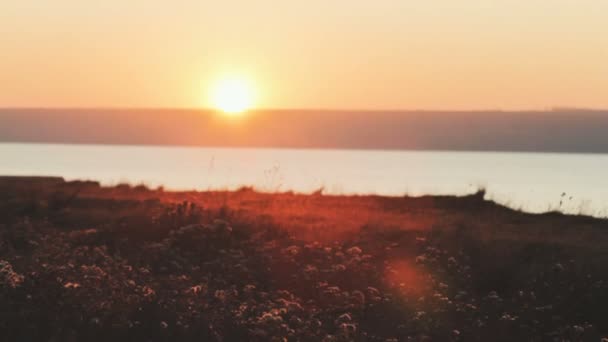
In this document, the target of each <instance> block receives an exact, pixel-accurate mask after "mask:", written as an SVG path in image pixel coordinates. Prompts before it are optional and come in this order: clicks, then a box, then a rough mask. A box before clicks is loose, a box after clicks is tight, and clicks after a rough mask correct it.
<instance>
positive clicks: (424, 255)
mask: <svg viewBox="0 0 608 342" xmlns="http://www.w3.org/2000/svg"><path fill="white" fill-rule="evenodd" d="M607 248H608V222H607V221H605V220H600V219H594V218H589V217H582V216H566V215H562V214H558V213H548V214H542V215H531V214H525V213H522V212H517V211H513V210H510V209H507V208H504V207H501V206H498V205H496V204H494V203H492V202H489V201H486V200H484V194H483V192H480V193H478V194H474V195H471V196H466V197H421V198H410V197H402V198H397V197H393V198H388V197H379V196H350V197H342V196H325V195H323V194H322V193H316V194H312V195H298V194H293V193H280V194H279V193H278V194H263V193H257V192H255V191H253V190H252V189H248V188H244V189H241V190H239V191H234V192H179V193H178V192H166V191H163V190H162V189H158V190H150V189H148V188H146V187H144V186H138V187H131V186H128V185H121V186H116V187H108V188H105V187H100V186H99V185H98V184H96V183H93V182H64V181H63V180H61V179H52V178H41V179H36V178H10V177H5V178H0V336H2V339H4V340H6V341H43V340H50V341H108V340H133V341H139V340H142V341H180V340H181V341H190V340H192V341H194V340H196V341H604V340H606V339H605V338H606V337H608V319H607V317H608V255H606V250H607ZM602 338H604V340H603V339H602Z"/></svg>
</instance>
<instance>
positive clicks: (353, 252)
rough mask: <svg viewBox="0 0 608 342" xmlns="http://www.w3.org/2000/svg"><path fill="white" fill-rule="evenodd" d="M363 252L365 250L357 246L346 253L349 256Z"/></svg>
mask: <svg viewBox="0 0 608 342" xmlns="http://www.w3.org/2000/svg"><path fill="white" fill-rule="evenodd" d="M362 252H363V250H362V249H361V248H359V247H357V246H354V247H351V248H349V249H347V250H346V253H347V254H348V255H359V254H361V253H362Z"/></svg>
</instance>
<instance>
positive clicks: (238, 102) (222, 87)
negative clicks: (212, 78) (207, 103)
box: [211, 77, 255, 115]
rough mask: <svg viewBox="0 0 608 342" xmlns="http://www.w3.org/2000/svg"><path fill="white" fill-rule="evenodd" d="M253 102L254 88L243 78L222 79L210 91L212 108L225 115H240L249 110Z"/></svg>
mask: <svg viewBox="0 0 608 342" xmlns="http://www.w3.org/2000/svg"><path fill="white" fill-rule="evenodd" d="M254 100H255V91H254V87H253V86H252V84H251V83H250V82H249V81H248V80H247V79H245V78H241V77H227V78H222V79H220V80H219V81H218V82H217V83H216V84H214V85H213V87H212V89H211V104H212V106H213V108H214V109H216V110H219V111H222V112H223V113H226V114H231V115H236V114H241V113H243V112H245V111H247V110H249V109H251V107H252V106H253V105H254Z"/></svg>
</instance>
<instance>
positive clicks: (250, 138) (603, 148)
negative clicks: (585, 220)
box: [0, 108, 608, 153]
mask: <svg viewBox="0 0 608 342" xmlns="http://www.w3.org/2000/svg"><path fill="white" fill-rule="evenodd" d="M607 131H608V110H580V109H567V108H563V109H559V110H553V111H518V112H506V111H499V110H495V111H452V112H450V111H363V110H355V111H346V110H339V111H338V110H333V111H332V110H330V111H323V110H256V111H251V112H250V113H248V114H245V115H244V116H242V117H239V118H227V117H224V116H222V115H220V114H218V113H216V112H213V111H208V110H185V109H184V110H181V109H180V110H172V109H0V142H18V143H29V142H33V143H62V144H66V143H69V144H111V145H153V146H206V147H255V148H298V149H361V150H425V151H488V152H495V151H500V152H549V153H608V139H607V138H606V134H605V132H607Z"/></svg>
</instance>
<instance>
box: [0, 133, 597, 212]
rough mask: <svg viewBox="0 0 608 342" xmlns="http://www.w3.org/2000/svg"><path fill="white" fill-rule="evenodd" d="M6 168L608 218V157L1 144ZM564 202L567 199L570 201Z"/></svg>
mask: <svg viewBox="0 0 608 342" xmlns="http://www.w3.org/2000/svg"><path fill="white" fill-rule="evenodd" d="M0 160H1V162H0V174H2V175H49V176H51V175H52V176H63V177H65V178H66V179H91V180H98V181H101V182H102V183H103V184H116V183H119V182H130V183H145V184H147V185H149V186H152V187H156V186H159V185H164V186H165V188H169V189H179V190H186V189H198V190H207V189H236V188H238V187H240V186H243V185H253V186H255V187H256V188H257V189H259V190H263V191H287V190H294V191H296V192H306V193H309V192H312V191H314V190H317V189H319V188H321V187H323V188H324V191H325V192H326V193H334V194H353V193H362V194H369V193H374V194H383V195H403V194H406V193H407V194H410V195H423V194H466V193H470V192H474V191H475V190H476V189H477V188H479V187H485V188H486V189H487V191H488V195H487V196H488V197H489V198H491V199H494V200H496V201H498V202H500V203H503V204H507V205H509V206H511V207H514V208H518V209H519V208H521V209H524V210H526V211H531V212H543V211H547V210H554V209H556V210H557V209H559V210H562V211H565V212H570V213H579V212H582V213H585V214H591V215H595V216H602V217H605V216H608V177H606V176H605V170H608V155H600V154H549V153H547V154H540V153H538V154H535V153H490V152H430V151H369V150H368V151H363V150H293V149H238V148H193V147H157V146H148V147H144V146H105V145H59V144H0ZM560 203H561V204H560Z"/></svg>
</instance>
